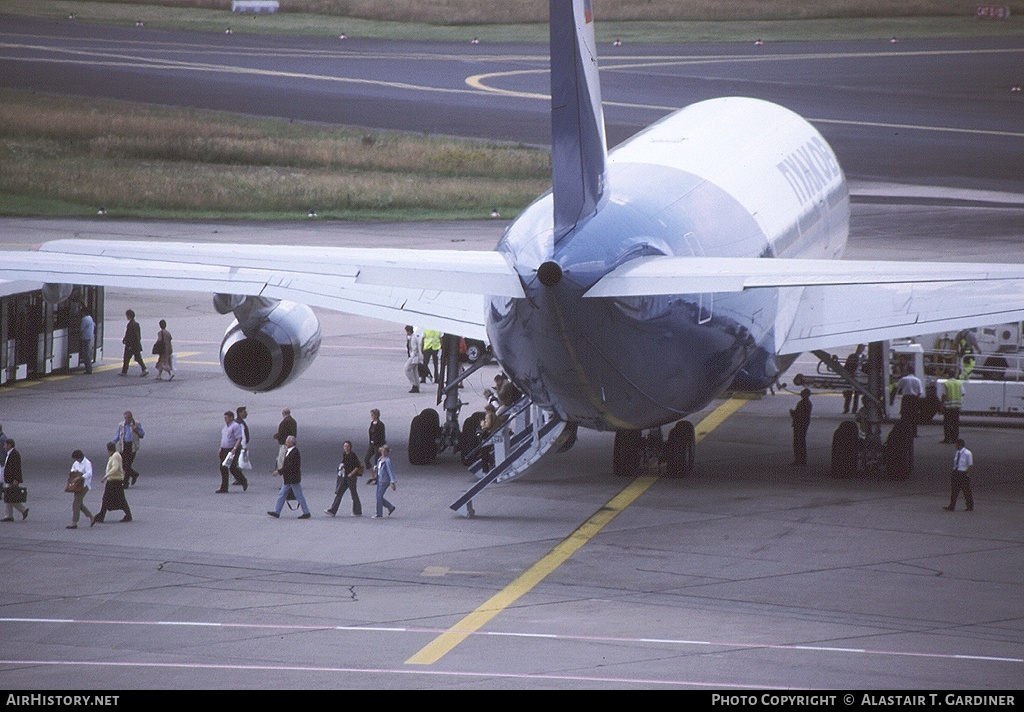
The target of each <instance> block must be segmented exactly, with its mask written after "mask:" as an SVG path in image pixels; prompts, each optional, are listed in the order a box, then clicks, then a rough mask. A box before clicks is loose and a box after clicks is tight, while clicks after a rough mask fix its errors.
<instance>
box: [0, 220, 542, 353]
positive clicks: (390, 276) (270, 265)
mask: <svg viewBox="0 0 1024 712" xmlns="http://www.w3.org/2000/svg"><path fill="white" fill-rule="evenodd" d="M0 275H2V276H3V277H4V278H6V279H18V280H32V281H37V282H57V283H73V284H96V285H102V286H108V287H129V288H135V289H159V290H174V291H199V292H209V293H224V294H240V295H254V296H263V297H270V298H273V299H288V300H292V301H297V302H302V303H304V304H308V305H310V306H320V307H326V308H329V309H336V310H339V311H344V312H348V313H352V314H359V315H362V316H371V317H375V318H379V319H385V320H388V321H393V322H397V323H400V324H416V325H419V326H424V327H427V328H436V329H438V330H440V331H447V332H449V333H456V334H460V335H463V336H468V337H472V338H478V339H485V338H486V332H485V330H484V297H485V296H487V295H495V296H500V295H505V296H522V286H521V284H520V282H519V278H518V276H517V275H516V273H515V271H514V270H513V269H512V268H511V267H510V266H509V264H508V263H507V262H506V260H505V259H504V257H502V256H501V255H500V254H499V253H497V252H490V251H487V252H485V251H462V250H403V249H379V248H372V249H371V248H323V247H293V246H282V245H248V244H247V245H235V244H191V243H166V242H165V243H158V242H142V241H113V240H56V241H53V242H48V243H45V244H44V245H42V246H40V248H39V250H38V251H35V252H5V253H3V260H2V261H0Z"/></svg>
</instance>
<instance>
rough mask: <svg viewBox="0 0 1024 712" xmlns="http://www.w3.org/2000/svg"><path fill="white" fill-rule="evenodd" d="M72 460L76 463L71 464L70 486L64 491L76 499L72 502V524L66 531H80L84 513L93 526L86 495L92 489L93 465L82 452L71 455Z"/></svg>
mask: <svg viewBox="0 0 1024 712" xmlns="http://www.w3.org/2000/svg"><path fill="white" fill-rule="evenodd" d="M71 459H72V460H74V462H72V463H71V472H70V473H68V484H67V486H66V487H65V488H64V491H65V492H70V493H71V494H73V495H74V499H72V500H71V524H69V525H68V526H66V527H65V529H78V519H79V517H80V516H81V514H82V512H85V516H87V517H88V518H89V523H90V524H92V512H90V511H89V508H88V507H86V506H85V495H87V494H88V493H89V490H90V488H92V463H91V462H89V458H87V457H86V456H85V454H84V453H83V452H82V451H81V450H75V451H74V452H73V453H71Z"/></svg>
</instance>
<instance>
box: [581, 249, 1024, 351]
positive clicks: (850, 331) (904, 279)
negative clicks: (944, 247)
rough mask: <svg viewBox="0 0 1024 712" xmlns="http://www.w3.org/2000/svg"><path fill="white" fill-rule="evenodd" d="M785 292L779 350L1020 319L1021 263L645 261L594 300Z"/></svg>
mask: <svg viewBox="0 0 1024 712" xmlns="http://www.w3.org/2000/svg"><path fill="white" fill-rule="evenodd" d="M763 288H776V289H779V290H780V299H779V317H778V319H777V321H776V325H777V329H776V350H777V352H778V353H780V354H791V353H800V352H802V351H810V350H813V349H826V348H834V347H837V346H846V345H849V344H855V343H866V342H869V341H880V340H886V339H892V338H898V337H904V336H915V335H918V334H922V333H930V332H935V331H955V330H959V329H964V328H969V327H973V326H984V325H987V324H996V323H1001V322H1007V321H1019V320H1022V319H1024V264H987V263H970V264H963V263H951V262H884V261H868V260H863V261H862V260H802V259H758V258H728V257H724V258H707V257H703V258H695V257H657V256H654V257H645V258H641V259H637V260H633V261H631V262H629V263H627V264H625V265H623V266H621V267H619V268H617V269H615V270H613V271H612V272H610V273H608V274H607V275H606V276H605V277H604V278H602V279H601V280H600V281H598V282H597V284H595V285H594V286H593V287H592V288H591V289H590V291H588V292H587V296H588V297H625V296H653V295H659V294H660V295H664V294H693V293H706V292H737V291H742V290H746V289H763Z"/></svg>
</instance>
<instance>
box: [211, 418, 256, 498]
mask: <svg viewBox="0 0 1024 712" xmlns="http://www.w3.org/2000/svg"><path fill="white" fill-rule="evenodd" d="M244 432H245V431H243V430H242V426H241V425H239V424H238V423H237V422H235V414H234V413H232V412H231V411H230V410H228V411H224V427H223V428H221V429H220V450H218V451H217V459H218V462H220V489H218V490H214V492H215V493H216V494H225V493H227V491H228V474H230V475H231V476H233V477H234V478H235V480H236V481H238V482H241V483H242V491H243V492H245V491H246V490H247V489H249V481H248V480H247V479H245V475H243V474H242V471H241V470H240V469H238V453H239V451H240V450H241V448H242V439H243V437H244Z"/></svg>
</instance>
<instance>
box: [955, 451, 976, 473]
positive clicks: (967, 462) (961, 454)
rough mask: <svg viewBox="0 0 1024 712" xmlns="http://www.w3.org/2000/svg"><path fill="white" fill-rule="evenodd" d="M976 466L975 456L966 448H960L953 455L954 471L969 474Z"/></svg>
mask: <svg viewBox="0 0 1024 712" xmlns="http://www.w3.org/2000/svg"><path fill="white" fill-rule="evenodd" d="M973 465H974V455H972V454H971V451H970V450H968V449H967V448H965V447H962V448H960V449H959V450H957V451H956V454H955V455H953V469H954V470H960V472H967V470H969V469H970V468H971V467H972V466H973Z"/></svg>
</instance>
